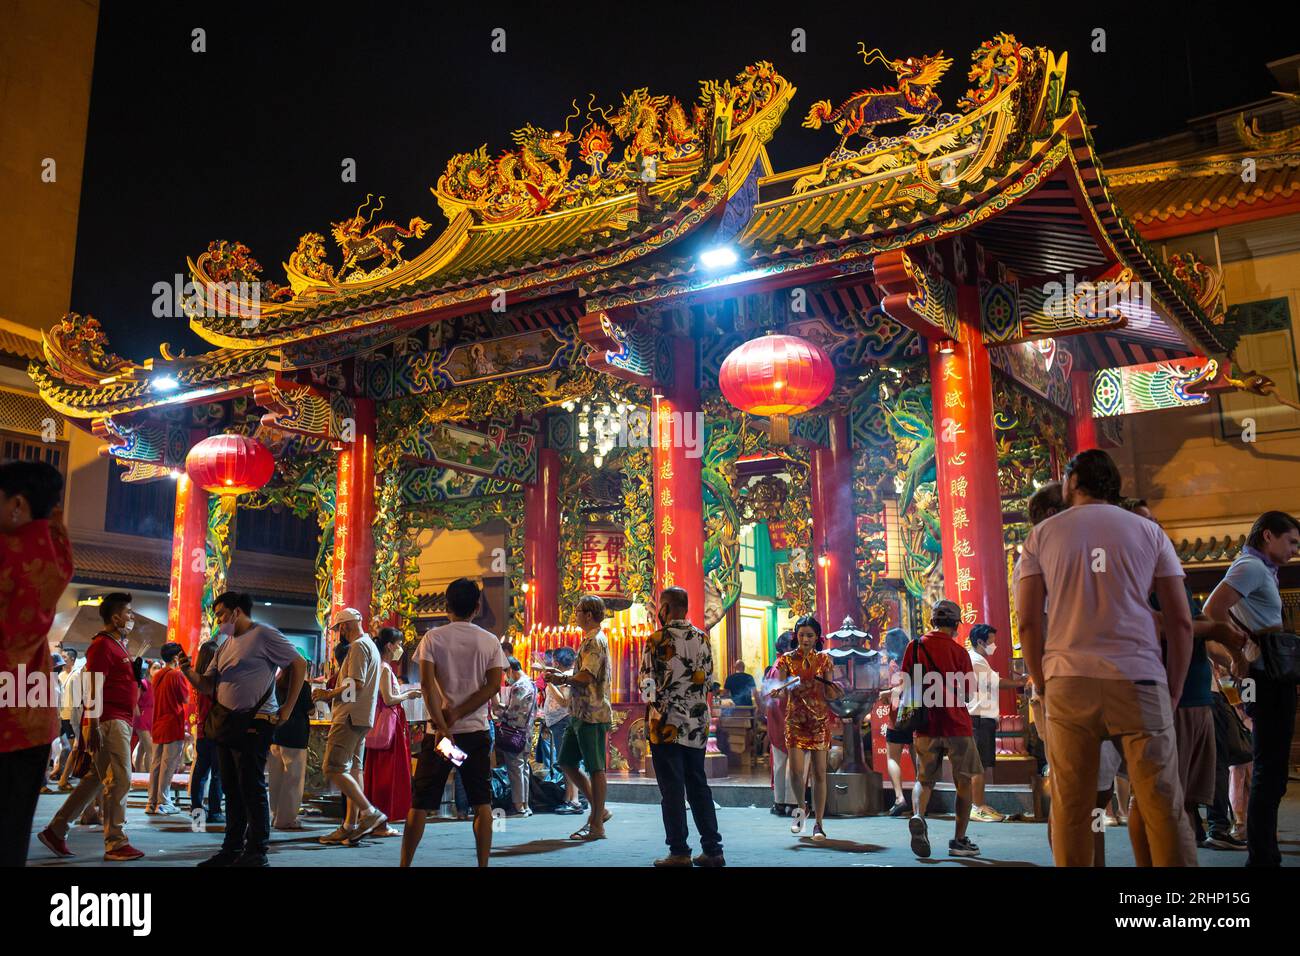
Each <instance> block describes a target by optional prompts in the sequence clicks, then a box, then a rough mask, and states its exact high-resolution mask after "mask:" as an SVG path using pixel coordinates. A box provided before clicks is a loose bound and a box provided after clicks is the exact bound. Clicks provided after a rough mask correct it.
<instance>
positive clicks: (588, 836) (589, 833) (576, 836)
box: [569, 824, 605, 842]
mask: <svg viewBox="0 0 1300 956" xmlns="http://www.w3.org/2000/svg"><path fill="white" fill-rule="evenodd" d="M569 839H570V840H581V841H583V842H586V841H590V840H603V839H605V831H604V830H595V831H593V830H592V829H591V825H590V824H585V825H584V826H582V827H581V828H580V829H579V830H577V832H575V833H570V834H569Z"/></svg>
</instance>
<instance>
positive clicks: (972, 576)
mask: <svg viewBox="0 0 1300 956" xmlns="http://www.w3.org/2000/svg"><path fill="white" fill-rule="evenodd" d="M964 364H965V363H963V362H962V360H961V358H960V357H959V355H958V354H957V353H955V352H954V353H951V354H947V355H945V354H939V355H937V356H936V358H935V362H934V365H933V370H934V371H936V372H937V373H938V375H937V377H936V378H935V380H934V419H935V424H936V426H937V427H936V431H937V432H938V439H939V440H938V442H937V443H936V445H935V458H936V461H935V465H936V468H935V472H936V475H937V479H938V481H937V484H938V487H937V489H936V490H937V491H938V494H939V500H940V502H941V505H940V508H941V511H943V512H945V513H946V516H950V517H949V520H946V521H944V522H943V556H944V561H943V570H944V577H945V579H946V587H945V590H946V592H947V594H948V597H949V598H951V599H952V600H954V601H956V602H957V604H958V606H959V607H960V608H961V619H962V623H964V624H966V625H970V624H974V623H975V622H976V621H977V620H978V619H979V612H978V611H977V610H976V600H977V596H978V595H979V594H980V593H982V590H983V588H984V587H985V586H986V585H987V584H988V583H989V582H985V581H982V580H980V574H979V563H978V561H976V559H975V546H974V543H973V542H972V540H971V535H972V533H973V530H972V527H971V514H972V512H973V509H974V505H975V503H974V501H973V500H972V498H973V495H972V493H973V491H974V490H975V485H976V483H977V476H976V475H975V474H974V471H975V468H976V466H977V463H978V461H979V456H978V455H977V454H976V453H975V449H974V448H973V447H972V445H973V443H974V436H973V434H972V432H973V430H974V427H975V422H974V421H973V420H972V414H971V411H972V409H971V405H972V402H971V401H970V383H969V382H968V381H967V371H968V370H967V369H965V368H963V366H964ZM984 465H985V466H986V467H987V462H984ZM994 583H995V584H996V583H997V582H994Z"/></svg>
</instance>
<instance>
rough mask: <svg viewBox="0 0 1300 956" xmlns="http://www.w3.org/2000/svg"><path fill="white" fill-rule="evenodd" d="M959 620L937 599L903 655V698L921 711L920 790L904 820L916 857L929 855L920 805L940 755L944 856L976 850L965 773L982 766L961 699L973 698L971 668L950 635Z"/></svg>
mask: <svg viewBox="0 0 1300 956" xmlns="http://www.w3.org/2000/svg"><path fill="white" fill-rule="evenodd" d="M959 624H961V609H960V608H959V607H957V605H956V604H954V603H953V602H952V601H940V602H939V603H938V604H936V605H935V606H934V608H933V610H931V612H930V628H931V630H930V631H929V633H927V634H926V635H925V636H924V637H922V638H921V639H920V640H919V641H912V643H910V644H908V645H907V651H906V652H905V653H904V654H903V675H904V680H905V682H907V683H910V685H911V686H910V688H909V689H908V690H907V691H905V692H904V701H905V702H906V701H908V700H909V698H910V699H911V701H912V702H913V703H915V702H918V701H919V703H921V704H922V705H924V708H925V715H926V720H925V723H924V725H923V726H922V727H920V728H918V729H917V731H916V737H915V741H914V743H913V748H914V750H915V754H916V764H917V767H916V770H917V776H918V777H919V778H920V783H921V792H920V796H919V798H918V799H917V805H916V813H915V815H914V816H913V817H912V819H911V820H910V821H909V822H908V830H909V831H910V832H911V834H912V852H913V853H915V854H916V855H917V856H919V857H928V856H929V855H930V835H929V833H928V831H927V829H926V825H925V809H926V807H927V806H928V805H929V802H930V795H931V794H932V793H934V785H935V784H936V783H938V782H939V779H940V776H941V774H942V771H943V758H944V756H945V755H946V756H947V757H948V763H949V764H950V765H951V766H952V779H953V782H954V783H955V784H956V786H957V830H956V833H955V834H954V835H953V839H951V840H949V841H948V855H949V856H979V852H980V849H979V847H977V846H976V845H975V844H974V843H972V842H971V840H970V839H969V838H968V837H967V836H966V826H967V824H969V823H970V810H971V778H972V777H973V776H975V775H976V774H978V773H983V772H984V767H983V765H982V764H981V763H980V758H979V751H978V750H976V748H975V737H974V731H973V730H972V726H971V720H970V711H969V710H968V709H967V707H966V703H967V701H968V700H972V699H974V691H975V685H974V681H975V670H974V668H973V667H971V662H970V655H969V654H967V653H966V648H964V647H962V646H961V645H960V644H958V643H957V641H956V640H955V637H956V634H957V626H958V625H959ZM917 695H919V698H918V697H917Z"/></svg>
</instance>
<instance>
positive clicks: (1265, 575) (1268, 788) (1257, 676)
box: [1205, 511, 1300, 866]
mask: <svg viewBox="0 0 1300 956" xmlns="http://www.w3.org/2000/svg"><path fill="white" fill-rule="evenodd" d="M1297 551H1300V523H1297V522H1296V519H1295V518H1293V517H1292V516H1291V515H1289V514H1287V513H1286V512H1284V511H1266V512H1264V514H1262V515H1260V516H1259V518H1258V519H1256V521H1255V524H1254V526H1253V527H1252V528H1251V529H1250V534H1249V536H1247V538H1246V546H1245V547H1244V548H1242V549H1241V554H1239V555H1238V556H1237V559H1236V560H1235V561H1233V562H1232V566H1231V567H1229V568H1228V573H1227V574H1225V575H1224V576H1223V580H1222V581H1221V582H1219V586H1218V587H1216V588H1215V589H1214V592H1213V593H1212V594H1211V595H1210V597H1209V600H1207V601H1206V602H1205V616H1206V617H1208V618H1210V620H1212V621H1228V622H1233V623H1234V624H1235V625H1236V627H1237V629H1238V630H1239V631H1240V630H1241V629H1242V628H1245V629H1246V630H1248V631H1249V632H1250V634H1251V635H1252V636H1259V635H1260V634H1261V632H1263V631H1269V630H1278V629H1279V628H1281V627H1282V624H1283V619H1282V595H1281V592H1280V591H1279V590H1278V569H1279V568H1280V567H1281V566H1282V565H1284V564H1286V563H1287V562H1288V561H1290V560H1291V559H1292V558H1294V557H1295V556H1296V552H1297ZM1240 636H1241V639H1242V640H1241V647H1240V648H1235V649H1234V650H1233V659H1234V662H1235V667H1234V670H1235V671H1236V672H1237V676H1238V677H1241V678H1243V681H1242V701H1243V703H1244V704H1245V707H1246V713H1248V714H1249V715H1250V718H1251V723H1252V724H1253V726H1252V728H1251V738H1252V750H1253V752H1254V758H1255V759H1254V766H1253V767H1252V768H1251V777H1250V803H1249V806H1248V807H1247V808H1246V846H1247V848H1248V851H1249V853H1248V857H1247V860H1246V865H1247V866H1281V865H1282V853H1281V851H1280V850H1279V848H1278V843H1277V812H1278V807H1279V806H1280V805H1281V803H1282V796H1283V794H1285V793H1286V783H1287V774H1288V771H1289V764H1290V759H1291V737H1292V735H1293V734H1294V732H1295V711H1296V688H1295V685H1294V684H1290V683H1287V682H1285V681H1274V680H1271V679H1270V678H1269V677H1268V674H1267V673H1266V672H1265V670H1264V669H1263V667H1262V665H1261V663H1260V660H1259V656H1260V648H1259V643H1258V641H1257V640H1247V639H1246V635H1245V634H1241V635H1240ZM1264 639H1265V640H1266V639H1267V638H1264ZM1252 691H1253V693H1252Z"/></svg>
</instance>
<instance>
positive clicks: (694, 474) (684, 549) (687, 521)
mask: <svg viewBox="0 0 1300 956" xmlns="http://www.w3.org/2000/svg"><path fill="white" fill-rule="evenodd" d="M668 349H669V358H670V362H671V368H670V371H669V374H670V375H671V381H669V382H667V383H666V384H664V385H663V386H661V387H662V388H663V392H664V394H663V395H662V396H660V397H659V398H656V399H655V404H654V423H653V428H654V443H653V445H652V446H651V453H652V454H651V461H652V464H653V466H654V494H655V512H654V514H655V534H654V542H655V551H654V557H655V587H656V591H655V594H654V601H655V606H656V607H657V606H658V599H659V592H661V591H662V590H663V589H664V588H668V587H682V588H685V589H686V593H687V597H688V600H689V602H690V611H689V617H690V620H691V621H692V623H694V624H695V625H696V626H697V627H703V626H704V485H703V482H702V481H701V469H702V462H701V456H702V451H703V449H702V448H701V447H698V446H696V447H690V445H691V441H692V440H694V441H696V442H702V441H703V434H702V433H703V429H702V428H699V427H697V426H696V419H694V418H692V419H690V420H689V421H688V419H687V416H698V415H699V414H700V397H699V389H698V388H697V387H696V385H695V343H694V341H693V340H691V339H688V338H684V337H674V338H673V339H672V340H671V341H670V342H669V344H668ZM651 610H652V611H653V610H654V608H652V609H651Z"/></svg>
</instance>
